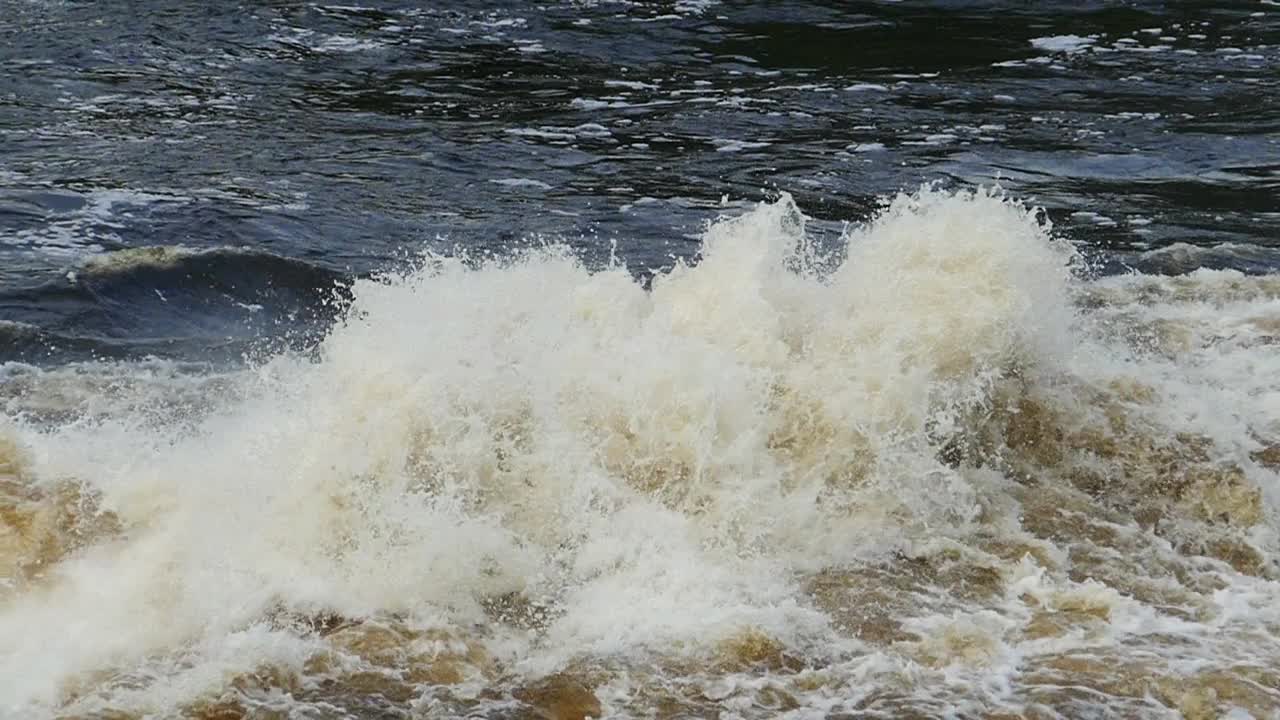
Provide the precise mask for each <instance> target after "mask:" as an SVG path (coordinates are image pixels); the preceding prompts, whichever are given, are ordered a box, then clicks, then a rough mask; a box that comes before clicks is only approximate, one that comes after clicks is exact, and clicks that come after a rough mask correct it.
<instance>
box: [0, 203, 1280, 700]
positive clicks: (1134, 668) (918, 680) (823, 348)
mask: <svg viewBox="0 0 1280 720" xmlns="http://www.w3.org/2000/svg"><path fill="white" fill-rule="evenodd" d="M843 240H844V242H843V248H842V249H841V252H840V253H839V256H838V257H826V256H823V255H822V254H821V253H820V252H819V251H818V250H817V249H816V248H815V247H814V246H813V245H812V244H811V243H810V241H809V239H808V238H807V236H806V233H805V223H804V218H803V215H802V214H801V212H800V211H799V209H798V208H797V207H796V206H795V204H794V203H793V202H792V201H791V199H790V198H789V197H786V196H784V197H782V198H781V199H779V200H778V201H777V202H774V203H771V204H763V205H761V206H759V207H758V208H756V209H755V210H753V211H751V212H749V213H747V214H746V215H743V216H742V217H738V218H735V219H729V220H724V221H721V222H719V223H717V224H715V225H714V226H712V227H711V228H710V229H709V230H708V231H707V233H706V236H705V238H704V244H703V250H702V253H701V259H700V261H699V262H698V263H697V264H696V265H693V266H686V265H683V264H680V265H677V266H676V267H675V268H674V269H673V270H671V271H670V272H667V273H665V274H662V275H660V276H659V277H657V278H656V279H655V280H654V282H653V284H652V288H651V289H649V290H646V289H644V288H643V287H642V286H641V285H640V284H638V283H637V282H636V281H635V280H634V279H633V278H632V276H631V275H630V274H629V273H628V272H627V271H626V270H625V269H624V268H620V267H611V268H607V269H603V270H599V271H594V272H593V271H590V270H588V269H587V268H585V267H584V266H583V265H582V264H581V263H580V262H579V261H578V260H577V259H575V258H574V257H573V256H572V255H571V254H569V253H568V252H567V251H563V250H558V249H543V250H537V251H530V252H526V253H524V254H521V255H519V256H516V257H511V258H506V259H503V260H500V261H499V260H488V261H481V262H472V261H469V260H467V259H465V258H448V257H435V256H432V257H429V258H426V259H425V260H424V262H423V263H422V267H421V268H420V269H419V270H417V271H415V272H413V273H410V274H406V275H404V276H399V277H394V278H385V279H380V280H376V281H372V280H371V281H362V282H360V283H358V284H357V286H356V287H355V288H354V293H353V294H354V300H353V301H352V304H351V306H350V308H349V310H348V312H347V314H346V316H345V317H344V319H343V320H342V321H340V322H339V324H338V325H337V326H336V327H334V328H333V329H332V331H331V332H330V333H329V335H328V336H327V338H326V339H325V340H324V342H323V343H322V344H321V346H320V347H319V349H318V353H317V354H316V355H315V356H307V357H301V356H297V355H292V354H285V355H282V356H280V357H277V358H275V359H274V360H271V361H270V362H267V363H265V364H263V365H261V366H256V367H253V368H250V369H245V370H242V371H238V372H237V373H234V374H232V375H230V376H222V377H217V378H209V377H204V378H199V379H197V380H193V379H191V378H190V377H186V376H184V375H183V374H182V373H177V372H163V371H157V370H156V368H155V366H154V364H152V365H128V364H120V365H104V366H92V370H84V371H83V372H80V371H76V372H72V371H69V370H62V371H36V370H34V369H31V368H17V367H16V366H11V367H9V368H6V370H5V371H6V372H9V373H17V372H19V371H21V372H22V373H23V374H24V376H26V377H28V380H29V382H28V384H27V385H26V387H31V388H36V390H32V391H29V392H27V393H25V394H14V395H11V396H9V395H7V396H6V397H5V401H6V403H7V405H6V406H7V408H8V409H7V412H6V419H5V420H4V422H5V424H4V425H3V426H0V603H2V604H0V713H13V714H16V715H20V716H39V715H44V714H48V715H54V714H57V715H61V716H92V715H94V714H95V713H107V712H110V713H115V714H116V715H120V716H128V717H141V716H144V715H157V714H158V715H162V716H163V715H172V714H185V715H189V716H191V715H194V716H201V715H203V716H205V717H224V716H230V715H237V714H239V715H243V714H250V715H253V716H261V717H286V716H290V713H301V714H300V715H297V716H305V717H335V718H336V717H347V716H350V715H367V714H371V713H380V712H381V713H396V712H398V713H402V714H411V713H418V714H419V715H423V714H425V715H448V714H458V713H476V712H481V713H492V714H504V713H505V714H504V715H503V716H511V717H522V716H528V717H554V718H568V717H585V716H588V715H590V716H601V715H616V716H631V715H644V716H654V715H657V716H661V717H679V716H683V715H688V716H705V715H707V714H708V713H717V712H719V713H723V714H724V716H726V717H774V716H777V715H780V714H784V713H792V714H793V716H795V717H822V716H826V715H829V714H837V713H844V715H843V716H848V717H887V716H892V717H909V716H910V717H917V716H919V717H931V716H941V715H947V714H950V715H951V716H959V717H977V716H986V717H1015V716H1019V715H1021V716H1026V717H1080V716H1094V717H1152V718H1155V717H1177V716H1178V714H1179V713H1180V714H1181V715H1183V716H1185V717H1205V718H1208V717H1218V716H1219V715H1220V714H1223V713H1228V712H1233V713H1237V716H1239V717H1244V716H1245V715H1240V713H1245V714H1252V716H1254V717H1258V718H1262V717H1271V716H1272V714H1274V713H1275V712H1276V711H1277V708H1280V673H1277V672H1276V671H1275V669H1274V668H1276V667H1280V610H1277V608H1280V602H1277V601H1280V585H1277V583H1276V580H1277V579H1278V578H1280V573H1278V572H1277V570H1276V567H1275V564H1274V559H1275V558H1276V557H1277V556H1276V552H1277V543H1276V536H1275V528H1276V516H1275V502H1276V499H1277V497H1276V495H1277V483H1276V480H1277V475H1276V469H1277V467H1280V444H1277V443H1278V441H1280V381H1276V380H1274V378H1276V377H1280V375H1277V373H1276V372H1275V370H1276V368H1275V365H1276V363H1277V361H1276V360H1275V355H1274V353H1273V352H1272V350H1271V347H1270V346H1271V344H1272V343H1274V342H1276V341H1277V340H1280V280H1277V279H1276V278H1275V277H1273V276H1263V277H1246V276H1243V275H1241V274H1239V273H1235V272H1232V271H1198V272H1196V273H1193V274H1191V275H1187V276H1182V277H1176V278H1172V277H1156V276H1142V275H1132V276H1124V277H1112V278H1104V279H1102V280H1096V281H1086V280H1083V279H1080V278H1078V277H1077V276H1076V274H1075V272H1074V271H1075V269H1076V268H1077V266H1078V265H1079V264H1080V263H1079V260H1078V258H1077V256H1076V255H1075V253H1074V251H1073V250H1072V249H1071V247H1070V246H1069V245H1067V244H1065V243H1063V242H1061V241H1058V240H1055V239H1054V238H1053V237H1052V236H1051V232H1050V228H1049V227H1048V226H1047V224H1046V223H1045V222H1043V221H1041V220H1040V219H1039V217H1038V215H1037V214H1036V213H1035V212H1033V211H1031V210H1028V209H1027V208H1025V207H1023V206H1021V205H1020V204H1018V203H1016V202H1013V201H1011V200H1009V199H1007V198H1005V197H1003V196H1002V195H1000V194H999V193H996V192H990V191H979V192H974V193H969V192H958V193H948V192H944V191H940V190H935V189H929V188H926V189H923V190H920V191H919V192H917V193H914V194H910V195H900V196H899V197H897V198H895V199H893V200H892V202H890V203H888V204H887V205H886V207H885V209H884V210H883V211H882V212H881V214H880V215H879V216H878V217H877V218H876V219H874V220H873V221H872V222H870V223H869V224H867V225H865V226H862V227H858V228H855V229H852V230H850V231H848V232H847V233H846V236H845V237H844V238H843ZM33 376H34V377H36V378H38V379H39V381H38V382H37V381H30V378H31V377H33ZM109 376H115V377H117V378H118V379H119V382H110V381H107V380H104V379H103V378H105V377H109ZM85 377H93V378H95V380H94V382H93V383H92V384H90V385H85V384H84V378H85ZM41 388H43V389H41ZM68 388H71V389H68ZM43 393H55V394H57V396H58V397H59V398H60V399H61V400H62V401H63V402H66V403H69V404H70V405H69V407H67V408H63V411H62V413H61V414H60V415H59V418H60V419H59V420H58V422H57V423H55V424H53V425H52V426H50V425H48V424H47V423H45V424H41V423H38V422H37V421H36V420H35V419H34V417H35V415H38V414H39V413H37V412H35V411H34V410H33V407H35V406H37V405H39V404H40V403H41V402H42V399H41V398H42V397H44V395H43ZM193 396H194V397H196V398H198V399H196V400H193V399H192V397H193ZM1002 713H1003V715H1002ZM229 714H230V715H229ZM116 715H112V716H113V717H114V716H116Z"/></svg>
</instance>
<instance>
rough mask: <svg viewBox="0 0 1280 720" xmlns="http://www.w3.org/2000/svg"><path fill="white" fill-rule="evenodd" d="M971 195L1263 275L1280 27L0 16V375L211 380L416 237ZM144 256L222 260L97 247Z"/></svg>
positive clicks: (443, 241) (751, 16) (1268, 22)
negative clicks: (1009, 200)
mask: <svg viewBox="0 0 1280 720" xmlns="http://www.w3.org/2000/svg"><path fill="white" fill-rule="evenodd" d="M996 179H999V181H1000V182H1001V183H1002V184H1003V185H1004V186H1005V187H1006V188H1008V189H1009V190H1010V191H1011V192H1012V194H1014V195H1016V196H1018V197H1022V198H1025V199H1027V200H1029V201H1031V202H1034V203H1036V204H1039V205H1042V206H1043V207H1045V208H1046V209H1047V210H1048V211H1049V214H1050V215H1051V217H1052V218H1053V219H1054V221H1055V223H1056V224H1057V225H1058V227H1059V228H1060V231H1061V232H1062V233H1063V234H1065V235H1066V236H1069V237H1070V238H1072V239H1073V240H1074V241H1076V242H1078V243H1080V244H1082V245H1084V246H1086V247H1088V248H1091V249H1093V250H1095V251H1096V252H1095V255H1096V256H1098V257H1100V258H1101V259H1103V261H1104V263H1103V268H1104V269H1105V270H1107V271H1118V270H1121V269H1123V268H1124V267H1126V266H1134V267H1139V268H1141V269H1143V270H1145V271H1148V272H1180V271H1186V270H1189V269H1191V268H1194V267H1197V266H1201V265H1206V266H1211V267H1234V268H1238V269H1241V270H1245V271H1247V272H1259V271H1269V270H1273V269H1275V268H1276V266H1277V263H1278V262H1280V248H1277V245H1278V244H1280V243H1278V242H1277V240H1278V238H1277V235H1276V231H1275V226H1276V222H1277V220H1278V219H1280V6H1277V5H1276V4H1274V3H1268V2H1196V3H1146V2H1136V3H1134V2H1131V3H1099V2H1078V3H1033V2H1004V3H992V2H902V3H868V2H830V3H817V2H805V3H771V2H725V3H717V2H711V1H707V0H685V1H681V2H675V3H671V2H657V3H632V2H558V3H544V4H540V5H534V4H528V3H490V2H468V3H453V4H449V5H447V6H433V7H424V6H420V5H419V4H415V3H405V2H378V1H374V0H368V1H364V0H362V2H360V3H359V4H350V5H327V4H323V3H296V2H258V3H229V2H228V3H193V2H132V3H108V2H83V3H82V2H52V1H50V2H44V1H38V2H35V1H27V0H18V1H14V0H0V320H3V321H8V324H4V325H0V359H4V360H23V361H27V362H36V363H38V364H50V363H52V364H57V363H60V362H65V361H68V360H76V359H85V358H89V357H121V358H127V357H138V356H145V355H151V354H154V355H159V356H162V357H171V358H177V359H183V358H187V359H207V358H223V359H235V358H237V357H239V354H240V353H242V352H244V351H245V350H246V349H247V348H249V347H252V346H254V343H258V342H260V341H261V338H264V337H276V336H280V335H281V334H285V335H288V334H302V335H306V334H307V331H308V330H307V329H308V328H313V327H321V326H323V322H324V320H325V318H326V317H328V316H329V314H330V313H329V311H328V310H326V309H325V308H324V307H322V306H321V304H320V302H319V301H320V300H322V299H324V298H327V297H328V296H329V295H330V294H331V293H332V291H333V288H334V286H335V284H341V283H342V282H344V281H345V279H347V278H349V277H352V276H353V275H359V274H367V273H370V272H374V271H377V270H380V269H385V268H390V267H395V266H396V265H397V264H401V263H403V262H405V261H406V258H410V257H412V256H413V255H414V254H416V253H418V252H419V251H421V250H422V249H423V248H437V249H449V248H453V247H455V246H457V247H462V248H467V249H469V250H471V251H477V250H484V251H489V250H495V251H504V250H506V249H509V248H511V247H513V246H516V245H519V244H522V243H526V242H529V241H534V242H539V241H542V240H551V241H555V242H564V243H568V244H570V245H572V246H574V247H577V248H579V249H581V250H582V251H583V252H584V254H585V255H586V256H587V257H588V258H592V259H594V260H596V261H598V260H600V259H602V258H604V257H606V256H607V255H608V253H609V252H610V251H611V249H612V248H614V247H615V246H616V249H617V253H618V254H619V255H620V256H621V257H622V258H623V259H625V260H626V261H627V263H628V265H629V266H631V267H632V268H634V269H636V270H637V272H643V270H644V268H657V267H662V266H667V265H669V264H670V263H671V261H672V258H673V257H688V256H691V255H692V254H694V253H695V252H696V250H697V237H698V234H699V232H700V230H701V229H702V227H704V225H705V223H706V222H707V221H708V220H711V219H713V218H714V217H716V216H717V215H718V214H721V213H724V212H726V206H727V208H728V210H729V211H732V210H733V209H734V208H735V207H736V206H740V205H743V204H746V203H751V202H754V201H756V200H759V199H762V198H765V197H768V196H770V195H771V194H772V193H776V192H777V191H779V190H785V191H788V192H790V193H792V194H793V195H794V196H795V197H796V199H797V202H798V203H799V205H800V207H801V208H803V210H804V211H805V212H806V213H807V214H809V215H810V216H811V217H813V218H814V219H815V221H816V223H815V227H816V228H818V229H819V231H823V230H827V231H834V230H838V228H839V227H840V225H841V223H843V222H846V221H855V222H856V221H857V220H859V219H861V218H864V217H866V216H867V215H868V214H869V213H870V212H871V211H873V210H874V208H875V207H876V206H877V202H878V200H877V199H878V198H880V197H882V196H884V195H886V194H891V193H893V192H895V191H897V190H899V189H912V188H914V187H916V186H918V185H919V184H920V183H922V182H926V181H940V182H942V183H943V184H944V185H949V186H960V187H962V186H971V185H975V184H979V183H990V182H992V181H993V180H996ZM1177 243H1183V244H1186V245H1187V246H1188V247H1180V248H1179V250H1178V251H1174V252H1164V253H1159V254H1157V255H1154V256H1153V255H1151V254H1145V255H1144V253H1147V251H1150V250H1151V249H1153V248H1160V247H1166V246H1170V245H1174V244H1177ZM1191 246H1194V247H1191ZM147 247H160V248H187V249H206V250H207V249H219V248H221V249H225V251H223V252H219V253H212V254H200V255H195V256H181V255H172V254H165V253H166V251H157V254H155V255H152V256H146V257H144V258H142V259H143V260H145V261H140V258H139V257H138V256H137V255H136V254H135V255H129V254H127V253H126V254H124V255H118V254H117V255H114V256H113V255H104V254H105V253H113V252H117V251H122V250H128V249H133V248H147ZM1195 248H1202V250H1196V249H1195ZM93 257H97V258H98V260H96V261H92V260H90V258H93ZM93 262H97V263H98V264H99V265H98V268H99V269H98V270H97V271H93V270H91V269H90V270H89V271H86V267H87V266H86V263H90V264H92V263H93ZM112 263H115V264H114V266H113V267H115V270H114V271H104V270H103V269H102V268H103V267H105V266H107V265H112ZM68 272H72V273H76V274H75V275H73V276H71V277H73V278H74V281H72V280H69V279H68Z"/></svg>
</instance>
